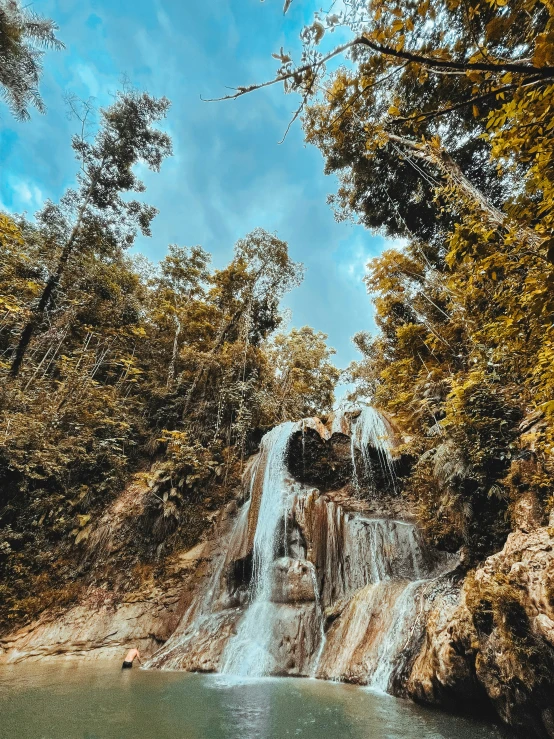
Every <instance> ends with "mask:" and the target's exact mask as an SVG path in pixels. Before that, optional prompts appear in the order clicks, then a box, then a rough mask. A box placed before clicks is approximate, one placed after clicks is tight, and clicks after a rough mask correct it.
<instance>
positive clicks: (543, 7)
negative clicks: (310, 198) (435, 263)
mask: <svg viewBox="0 0 554 739" xmlns="http://www.w3.org/2000/svg"><path fill="white" fill-rule="evenodd" d="M553 24H554V21H553V17H552V8H551V6H550V5H549V4H548V3H542V2H539V1H538V0H532V2H530V3H527V2H521V1H520V2H518V3H515V4H512V5H511V6H510V7H509V8H508V7H507V6H506V4H505V3H504V2H486V0H479V1H478V2H475V3H472V5H471V7H468V5H467V3H466V2H465V0H453V2H448V3H445V2H444V0H429V1H428V2H425V3H416V2H409V3H400V2H396V1H394V0H393V1H392V2H389V1H388V0H372V2H370V3H369V4H366V3H363V2H361V0H348V1H347V2H345V3H344V8H343V9H342V10H341V11H339V12H337V11H336V10H335V9H334V8H333V9H332V10H331V11H330V12H329V13H323V12H321V11H320V12H317V13H316V14H315V17H314V22H313V23H312V25H310V26H308V27H306V28H304V29H303V30H302V32H301V37H302V39H303V52H302V56H301V59H300V61H299V62H298V64H295V63H294V62H293V60H292V58H291V57H290V56H289V55H288V54H286V53H285V52H284V51H283V50H282V49H281V52H280V53H279V54H274V56H275V57H276V58H277V59H278V60H279V61H280V62H281V67H280V68H279V70H278V72H277V74H276V76H275V78H274V79H273V80H270V81H268V82H265V83H261V84H254V85H250V86H243V87H239V88H238V89H237V91H236V92H234V93H231V94H229V95H227V96H225V97H224V98H222V99H229V98H236V97H239V96H241V95H244V94H247V93H249V92H252V91H253V90H256V89H259V88H260V87H264V86H266V85H269V84H275V83H277V82H283V83H284V85H285V91H286V92H292V91H294V92H298V93H300V95H301V96H302V100H301V104H300V106H299V108H298V110H297V112H296V114H295V116H294V118H296V117H298V115H300V113H301V112H303V111H305V110H306V108H308V110H307V113H306V118H305V123H306V132H307V138H308V140H309V141H313V142H314V143H316V144H317V145H318V146H320V147H321V148H322V150H323V152H324V155H325V156H326V158H327V168H328V171H336V172H338V173H339V174H340V175H341V180H342V183H341V189H340V191H339V198H338V204H339V207H340V208H341V210H342V211H343V212H346V213H347V212H348V211H350V212H351V213H355V214H358V215H360V214H361V215H362V217H365V216H366V215H367V222H368V225H370V226H371V227H373V228H375V227H379V226H380V225H381V224H383V225H386V227H387V229H389V231H393V232H399V231H400V232H403V234H404V235H406V234H407V232H408V234H409V232H410V230H411V229H412V228H413V227H416V228H417V229H420V228H421V227H423V225H424V224H425V223H426V225H427V228H428V234H427V237H429V235H431V234H432V233H433V230H434V228H433V226H429V221H430V220H431V221H435V220H436V221H437V222H438V226H439V227H440V225H441V220H444V219H441V218H438V219H436V218H435V217H434V214H432V213H431V212H430V209H429V208H428V203H429V202H430V201H431V200H432V199H433V196H434V195H436V188H437V186H440V190H441V192H440V198H442V199H443V200H444V198H448V201H449V202H448V212H449V218H447V223H446V227H447V228H448V227H449V225H448V223H449V222H450V223H451V221H452V218H453V217H454V218H455V217H456V214H459V213H460V211H463V209H464V208H467V207H470V208H472V207H474V206H475V207H478V208H479V210H480V212H481V216H482V217H483V218H485V220H486V221H487V223H488V224H489V226H490V227H491V228H494V229H498V228H500V229H501V230H514V229H515V232H516V234H517V237H518V238H519V239H521V240H524V241H526V242H527V243H528V245H529V246H530V247H531V248H532V249H534V250H535V251H540V250H541V244H542V242H543V241H544V239H545V236H546V235H548V231H547V230H545V229H544V228H542V227H540V228H539V227H537V226H536V225H535V224H534V223H522V222H521V219H514V217H513V214H512V213H511V212H509V210H508V212H506V210H502V209H501V208H499V205H502V204H503V202H505V201H506V194H507V192H506V185H507V186H508V188H509V194H510V195H511V196H513V197H517V196H518V195H519V194H521V192H522V191H523V187H522V185H523V186H525V185H528V186H529V191H530V190H531V189H532V187H531V183H530V182H529V180H528V179H527V180H526V178H527V176H528V175H529V173H531V172H532V170H533V162H535V163H536V165H537V166H539V167H544V164H545V161H549V158H550V155H549V154H548V155H547V156H548V159H546V157H544V156H543V157H542V158H541V157H540V156H539V153H538V151H535V150H532V149H533V147H531V146H525V145H524V148H526V149H527V150H528V154H527V157H525V158H524V157H518V164H517V165H514V164H513V156H512V154H513V151H514V149H515V147H513V146H512V144H511V143H510V144H509V145H508V146H507V147H506V148H504V149H503V157H502V158H503V164H504V163H505V164H506V165H507V166H506V167H505V171H504V173H505V174H506V170H507V169H508V167H510V168H512V169H513V170H514V171H513V172H512V176H511V177H504V178H503V181H502V183H500V182H499V180H498V178H497V177H496V174H497V173H496V171H495V168H494V167H491V166H490V165H489V163H488V158H489V156H488V155H489V152H490V149H491V144H492V143H493V142H494V141H495V140H497V141H498V144H496V147H497V149H498V150H500V149H501V148H502V147H503V146H504V144H503V143H502V142H505V141H506V140H507V139H509V140H511V141H514V140H515V139H517V140H518V142H519V143H520V144H521V140H522V138H523V139H524V140H526V141H528V142H529V141H533V140H534V136H535V135H536V136H537V137H542V138H543V139H544V138H545V131H546V130H550V129H547V126H548V123H547V121H546V118H545V116H546V117H548V113H547V108H548V104H549V103H548V100H551V98H552V95H553V94H554V86H553V85H552V80H553V79H554V55H553V52H552V48H554V44H553V43H552V41H553V35H552V34H553V33H554V25H553ZM337 28H341V29H342V32H343V33H344V29H347V30H349V31H350V32H351V34H352V37H351V40H348V41H347V42H346V43H344V44H341V45H340V46H336V47H334V48H331V50H329V51H328V52H324V51H320V48H321V46H322V45H323V44H324V43H325V40H324V39H325V38H327V37H329V36H330V34H331V33H332V32H333V31H334V30H335V29H337ZM345 54H346V55H347V56H348V57H349V64H348V66H345V67H342V68H339V69H338V70H337V71H336V72H331V71H329V67H328V62H329V61H330V60H331V59H334V58H335V57H337V56H341V55H345ZM524 121H525V122H524ZM485 122H486V124H487V130H488V131H489V134H486V133H485V132H484V131H483V128H484V123H485ZM522 126H526V127H527V128H526V130H525V134H524V135H523V136H521V135H520V133H517V132H519V131H520V130H521V127H522ZM541 131H542V132H543V133H541ZM481 134H485V135H483V136H482V135H481ZM550 138H551V137H550ZM543 146H546V147H547V151H548V152H549V151H550V148H549V147H550V145H549V144H547V142H546V141H543ZM524 159H526V161H524ZM541 161H542V165H541V164H539V162H541ZM410 169H411V170H412V171H411V172H410ZM384 173H385V176H384V177H383V174H384ZM406 175H407V183H408V187H406ZM416 184H417V185H418V187H417V188H416V187H415V185H416ZM499 185H500V187H499ZM408 188H409V189H408ZM418 190H419V191H418ZM399 193H400V194H406V197H397V194H399ZM485 193H486V194H485ZM548 194H549V193H545V196H546V195H548ZM440 198H439V202H438V207H437V208H436V209H434V210H435V212H436V211H439V212H440V209H441V202H440ZM544 202H545V207H546V203H547V202H549V200H548V198H547V197H545V200H544ZM381 203H382V205H381ZM391 211H392V212H391ZM419 233H420V231H418V235H419Z"/></svg>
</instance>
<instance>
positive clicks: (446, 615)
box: [406, 527, 554, 737]
mask: <svg viewBox="0 0 554 739" xmlns="http://www.w3.org/2000/svg"><path fill="white" fill-rule="evenodd" d="M553 534H554V530H552V529H550V528H543V527H540V528H535V529H534V530H533V531H531V532H529V533H525V532H524V531H521V530H520V531H517V532H514V533H513V534H510V536H509V537H508V540H507V541H506V544H505V546H504V548H503V549H502V551H500V552H498V553H497V554H495V555H493V556H491V557H489V558H488V559H487V560H486V561H485V563H484V564H483V566H482V567H480V568H478V569H477V570H476V571H475V573H474V575H473V576H472V577H468V578H467V580H466V582H465V583H464V584H463V586H462V587H460V588H452V589H450V590H449V591H447V592H445V593H443V594H441V595H439V596H438V597H437V598H436V600H435V602H434V603H433V605H432V606H431V609H430V612H429V614H428V616H427V620H426V629H425V639H424V642H423V645H422V648H421V650H420V652H419V654H418V655H417V657H416V659H415V661H414V664H413V667H412V670H411V674H410V676H409V678H408V681H407V685H406V692H407V694H408V695H409V696H410V697H412V698H414V699H416V700H419V701H422V702H425V703H430V704H434V705H439V706H444V707H447V708H453V709H456V708H459V707H460V706H463V705H466V704H467V703H468V702H469V704H470V705H474V706H481V707H482V708H483V709H485V708H486V707H492V708H494V709H495V711H496V712H497V714H498V715H499V716H500V718H501V719H502V720H503V721H504V722H505V723H507V724H508V725H510V726H512V727H514V728H516V729H518V730H520V731H521V732H522V733H523V734H524V735H527V736H538V737H554V721H553V716H554V649H553V647H554V640H553V636H554V630H553V626H554V618H553V617H554V612H553V608H554V536H553Z"/></svg>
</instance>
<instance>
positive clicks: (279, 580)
mask: <svg viewBox="0 0 554 739" xmlns="http://www.w3.org/2000/svg"><path fill="white" fill-rule="evenodd" d="M314 582H315V568H314V566H313V564H312V563H311V562H308V561H306V560H299V559H291V558H290V557H282V558H281V559H278V560H276V562H275V564H274V574H273V590H272V593H271V600H272V601H273V602H274V603H300V602H302V601H313V600H315V598H316V595H315V592H314Z"/></svg>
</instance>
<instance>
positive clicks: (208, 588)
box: [0, 410, 554, 739]
mask: <svg viewBox="0 0 554 739" xmlns="http://www.w3.org/2000/svg"><path fill="white" fill-rule="evenodd" d="M383 435H385V436H386V438H384V436H383ZM395 443H396V442H395V438H394V432H393V428H392V426H391V425H390V424H389V423H388V422H387V420H386V419H384V418H381V417H379V416H378V415H377V416H376V414H375V412H374V411H369V410H368V411H362V412H359V411H354V410H350V411H348V412H345V413H342V414H339V415H337V416H331V417H329V418H327V419H325V422H323V421H322V420H320V419H307V420H305V421H304V422H301V423H299V424H284V425H283V426H282V427H278V428H277V429H273V430H272V431H271V432H269V434H267V435H266V436H265V437H264V439H263V440H262V444H261V450H260V453H259V454H258V455H256V456H255V457H253V458H252V459H251V460H250V463H249V464H248V466H247V470H246V473H245V477H244V493H245V494H244V496H243V498H244V502H242V504H240V503H239V502H237V501H231V503H230V504H229V505H228V506H227V508H226V509H225V510H224V511H222V513H221V515H220V517H219V519H218V520H217V521H215V522H214V527H213V529H212V532H211V535H210V536H208V537H206V539H205V541H203V543H202V544H201V545H199V546H197V547H195V548H194V549H193V550H190V551H188V552H181V553H180V554H178V555H176V556H175V557H174V560H173V562H172V565H171V567H170V568H169V572H168V574H167V576H166V577H165V579H164V581H163V582H157V583H154V582H151V583H150V584H149V585H148V586H145V587H144V588H143V589H142V590H141V591H140V592H137V593H133V594H127V595H126V596H125V597H124V598H122V599H120V600H114V599H113V598H110V597H108V596H107V594H106V593H105V591H102V590H97V591H94V592H91V593H90V594H89V596H87V599H86V600H85V601H83V602H82V603H80V604H79V605H78V606H76V607H74V608H72V609H70V610H69V611H67V612H66V613H65V614H63V615H62V616H56V615H55V614H53V613H51V614H44V616H43V617H42V618H41V619H40V620H39V621H38V622H37V623H35V624H33V625H31V626H30V627H28V628H26V629H22V630H20V631H19V632H17V633H15V634H12V635H10V636H9V637H8V638H6V639H4V641H3V642H1V643H0V647H1V650H2V651H1V652H0V662H2V661H4V662H17V661H20V660H24V659H39V658H44V657H54V656H58V657H59V656H64V657H66V658H70V657H77V656H78V657H80V658H83V657H84V658H105V657H116V656H117V658H118V659H121V657H122V655H123V650H124V649H126V648H127V647H129V646H138V647H139V649H141V651H144V652H145V653H146V654H147V656H148V655H151V659H150V661H149V663H148V665H147V666H148V667H151V668H157V669H181V670H189V671H200V672H217V671H222V672H228V673H233V674H239V675H246V676H252V675H260V674H264V675H265V674H271V675H288V676H313V677H318V678H322V679H331V680H341V681H346V682H352V683H355V684H359V685H369V686H371V687H373V688H377V689H380V690H385V691H388V692H389V693H392V694H394V695H398V696H403V697H409V698H412V699H413V700H416V701H419V702H422V703H426V704H429V705H434V706H438V707H443V708H446V709H449V710H453V711H463V710H468V711H470V712H476V711H478V710H480V711H483V712H487V711H488V712H489V713H492V711H495V712H496V714H497V715H498V716H499V717H500V718H501V719H502V720H503V721H504V722H505V723H506V724H508V725H510V726H512V727H514V728H516V729H517V730H519V731H520V732H521V734H522V735H524V736H530V737H540V738H541V739H548V738H549V737H550V739H553V738H554V529H553V528H548V527H542V526H540V525H539V524H540V523H541V521H540V517H539V516H538V515H537V507H536V505H535V501H534V500H533V499H532V497H528V498H522V500H521V501H520V503H519V505H518V506H517V507H516V508H515V509H514V511H513V517H514V521H515V524H516V526H517V530H516V531H515V532H514V533H512V534H511V535H510V536H509V537H508V539H507V541H506V544H505V546H504V548H503V549H502V551H500V552H498V553H497V554H495V555H493V556H491V557H489V558H488V559H487V560H486V561H485V562H484V563H483V565H482V566H481V567H479V568H478V569H477V570H476V571H475V572H473V573H470V574H469V575H467V576H466V578H465V580H461V579H460V578H461V574H460V572H461V570H460V568H459V567H457V565H458V559H457V558H456V557H455V556H453V555H448V554H446V553H443V552H439V551H436V550H432V549H430V548H429V547H428V546H426V545H425V544H424V542H423V540H422V538H421V535H420V533H419V531H418V528H417V526H416V525H415V524H414V522H413V517H412V516H411V515H410V511H409V509H407V508H406V505H405V502H404V501H403V500H402V499H401V498H400V497H398V496H395V495H394V489H395V484H396V483H395V479H394V471H395V469H396V467H395V465H397V464H399V463H400V462H399V460H398V455H396V452H395ZM307 449H311V451H310V454H311V455H312V457H311V458H310V459H311V462H313V465H312V467H311V469H307V468H306V459H307V458H306V457H305V458H303V457H302V455H303V453H304V452H305V451H306V450H307ZM311 462H310V464H309V465H308V467H309V466H310V465H311ZM326 466H327V468H331V469H330V471H328V472H327V473H325V468H326ZM377 471H378V473H377ZM387 476H389V477H390V479H389V480H388V481H387V482H386V484H383V490H379V485H380V484H381V483H380V482H379V481H382V480H383V479H384V478H386V477H387ZM369 477H371V479H372V480H373V488H371V490H372V491H373V492H372V495H371V496H370V497H368V496H367V495H361V494H359V493H360V486H361V484H362V483H361V481H363V479H368V478H369ZM345 480H349V482H347V483H346V484H344V483H345ZM316 481H318V485H317V486H316V485H315V482H316ZM331 483H333V484H340V487H339V488H338V489H332V485H331ZM108 524H109V522H108V521H104V522H102V526H104V527H105V526H107V525H108ZM89 541H91V542H94V541H96V540H95V537H94V535H93V534H92V533H91V535H90V539H89Z"/></svg>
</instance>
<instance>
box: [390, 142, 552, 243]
mask: <svg viewBox="0 0 554 739" xmlns="http://www.w3.org/2000/svg"><path fill="white" fill-rule="evenodd" d="M386 134H387V137H388V138H389V140H390V141H392V142H394V143H398V144H400V145H401V146H403V147H406V148H408V149H409V150H410V154H411V155H412V156H415V157H417V158H418V159H422V160H423V161H425V162H427V163H428V164H432V165H433V166H435V167H436V168H437V169H438V170H439V171H440V172H441V173H442V175H443V176H444V177H445V179H446V180H447V181H448V182H449V183H450V184H452V185H454V187H455V188H456V189H457V190H458V192H459V193H460V195H461V196H462V197H463V198H464V199H465V200H466V201H469V202H470V203H471V204H472V205H473V206H476V207H477V208H478V209H479V210H480V211H481V212H482V214H483V215H484V217H485V219H486V222H487V223H488V224H489V225H490V226H491V227H492V228H494V229H501V230H505V231H509V230H513V229H514V226H515V229H516V234H517V235H518V237H519V238H520V239H521V240H522V241H525V242H526V243H527V244H528V245H529V246H531V247H538V246H540V244H542V243H543V241H544V239H545V236H544V235H543V234H538V233H537V232H536V231H533V229H531V228H528V227H527V226H520V225H519V224H517V223H514V222H513V221H512V220H511V219H510V217H509V216H508V215H507V214H506V213H504V212H502V211H501V210H499V209H498V208H497V207H496V206H495V205H493V204H492V203H491V202H490V201H489V200H488V199H487V198H486V197H485V195H484V194H483V193H482V192H481V190H479V188H478V187H476V186H475V185H474V184H473V183H472V182H471V181H470V180H468V178H467V177H466V176H465V174H464V173H463V172H462V170H461V169H460V167H459V166H458V165H457V164H456V162H455V161H454V160H453V159H452V157H451V156H450V155H449V154H448V153H447V152H446V151H444V150H437V149H435V148H434V147H432V146H431V145H429V144H419V143H415V142H413V141H410V139H406V138H404V137H403V136H396V135H395V134H392V133H388V132H386Z"/></svg>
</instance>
